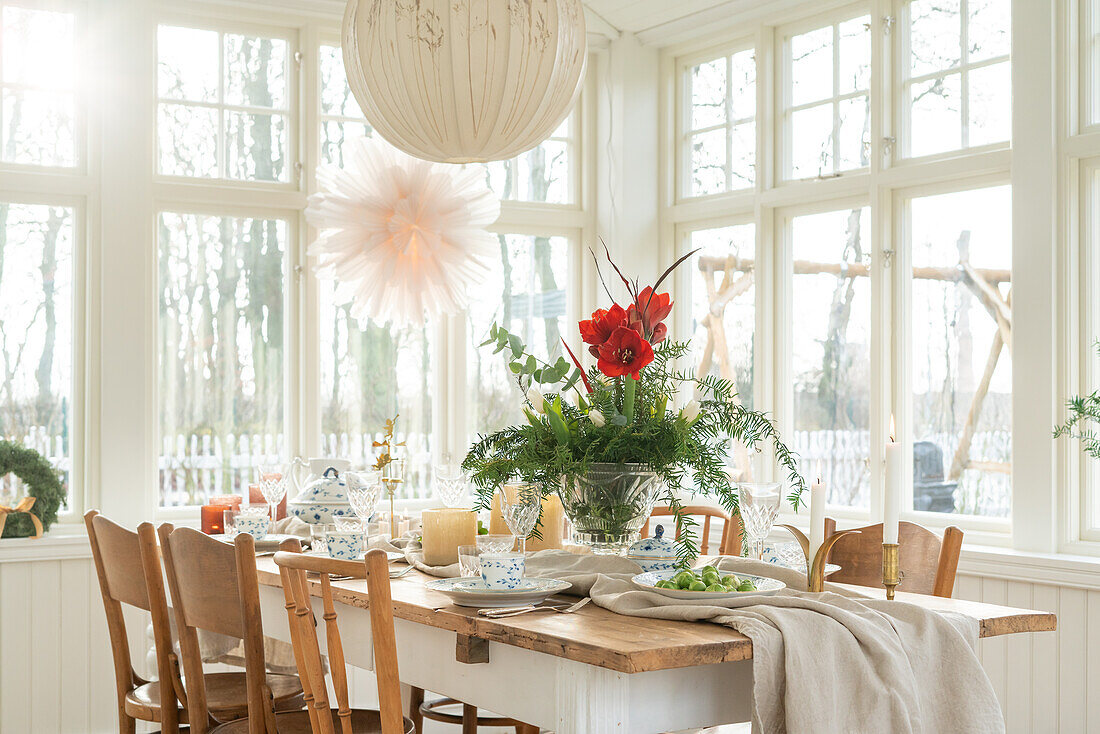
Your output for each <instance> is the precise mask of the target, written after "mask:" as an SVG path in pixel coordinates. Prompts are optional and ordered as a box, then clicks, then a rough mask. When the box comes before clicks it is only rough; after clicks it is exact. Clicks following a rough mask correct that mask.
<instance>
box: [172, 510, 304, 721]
mask: <svg viewBox="0 0 1100 734" xmlns="http://www.w3.org/2000/svg"><path fill="white" fill-rule="evenodd" d="M157 534H158V535H159V536H160V547H161V553H162V555H163V557H164V570H165V575H166V576H167V577H168V588H169V590H170V591H171V592H172V605H173V613H174V615H175V620H176V629H177V630H178V632H179V645H180V659H181V662H182V664H183V685H182V690H181V691H179V693H180V697H181V698H182V699H183V701H184V702H185V706H186V708H187V720H188V722H189V724H190V727H191V729H190V730H191V732H194V733H195V734H206V733H207V732H210V731H212V729H213V727H215V726H217V725H218V724H219V723H221V722H225V721H231V720H236V721H233V723H234V724H237V725H238V728H237V729H235V730H234V731H248V732H250V734H260V733H261V732H264V731H265V729H264V727H265V726H266V727H267V728H266V731H267V732H269V733H272V734H273V733H274V732H275V731H276V730H275V727H274V722H275V717H276V713H275V712H276V711H280V712H282V711H287V710H294V709H298V710H301V708H302V706H303V704H304V699H303V690H302V685H301V683H300V682H299V680H298V676H295V675H279V674H274V673H267V671H266V668H265V660H264V639H263V623H262V621H261V618H260V591H259V581H258V580H257V575H256V552H255V543H254V542H253V540H252V536H250V535H244V534H242V535H238V536H237V540H236V542H235V543H234V545H232V546H230V545H227V544H226V543H223V542H222V541H220V540H215V539H214V538H211V537H210V536H209V535H204V534H203V533H200V532H199V531H198V530H194V529H192V528H178V529H173V527H172V526H171V525H168V524H165V525H161V526H160V527H159V528H158V529H157ZM288 542H289V543H293V544H294V545H295V546H297V541H288ZM200 629H203V630H208V631H210V632H216V633H219V634H223V635H228V636H230V637H237V638H241V639H242V640H244V654H245V670H244V674H243V676H242V675H241V674H240V673H228V674H226V673H215V674H206V675H204V674H203V669H202V664H203V663H202V654H201V652H200V651H199V640H198V630H200ZM222 676H232V679H231V682H232V686H229V685H228V684H227V683H226V682H224V679H223V678H222ZM227 692H229V693H231V694H232V698H233V700H234V701H235V702H236V703H235V706H236V709H234V710H232V711H230V712H229V713H231V714H233V715H227V712H226V708H225V701H226V699H227V698H228V696H227ZM241 716H247V717H248V718H247V719H242V718H240V717H241ZM279 716H282V713H280V714H279Z"/></svg>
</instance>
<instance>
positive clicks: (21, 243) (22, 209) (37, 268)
mask: <svg viewBox="0 0 1100 734" xmlns="http://www.w3.org/2000/svg"><path fill="white" fill-rule="evenodd" d="M74 234H75V231H74V212H73V209H72V208H70V207H63V206H51V205H46V204H22V203H15V202H8V201H5V202H0V265H2V267H0V370H2V373H0V378H2V379H0V436H2V437H3V438H4V439H7V440H13V441H17V442H19V443H21V444H23V445H24V446H27V447H28V448H32V449H34V450H36V451H38V452H39V453H40V454H42V455H43V456H45V457H46V458H47V459H48V460H49V461H50V463H51V464H52V465H53V466H54V467H55V468H57V469H58V470H60V471H61V473H62V479H63V481H64V482H65V484H66V486H67V488H68V489H69V490H70V493H71V490H72V481H73V473H72V469H73V455H74V452H73V441H74V436H73V425H74V417H73V410H74V405H73V377H74V376H73V360H74V356H75V355H74V349H73V345H74V337H75V333H74V326H75V323H74V318H73V315H74V302H73V271H74V267H73V266H74V251H73V246H74V242H73V238H74ZM22 494H23V489H22V486H21V483H20V482H19V481H18V480H17V479H16V478H15V476H14V475H10V474H9V475H8V476H6V477H0V505H7V506H13V505H14V504H15V502H16V498H17V497H20V496H22Z"/></svg>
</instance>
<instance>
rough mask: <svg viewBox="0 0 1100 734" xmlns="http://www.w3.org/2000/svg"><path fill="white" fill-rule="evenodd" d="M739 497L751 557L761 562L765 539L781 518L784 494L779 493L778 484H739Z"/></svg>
mask: <svg viewBox="0 0 1100 734" xmlns="http://www.w3.org/2000/svg"><path fill="white" fill-rule="evenodd" d="M737 496H738V507H739V509H740V512H741V522H742V523H743V524H744V526H745V538H746V539H747V540H748V542H749V556H750V557H751V558H755V559H757V560H760V556H761V555H762V553H763V551H764V539H765V538H767V537H768V533H770V532H771V531H772V525H773V524H775V518H777V517H778V516H779V505H780V501H781V500H782V498H783V493H782V492H780V491H779V483H778V482H766V483H756V482H738V483H737Z"/></svg>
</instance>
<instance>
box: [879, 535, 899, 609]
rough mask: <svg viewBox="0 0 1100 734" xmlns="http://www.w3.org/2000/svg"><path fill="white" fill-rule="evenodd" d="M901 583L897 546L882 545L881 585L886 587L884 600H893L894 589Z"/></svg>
mask: <svg viewBox="0 0 1100 734" xmlns="http://www.w3.org/2000/svg"><path fill="white" fill-rule="evenodd" d="M900 583H901V568H900V567H899V566H898V544H897V543H883V544H882V585H883V586H885V587H886V598H887V600H892V599H893V598H894V589H896V588H897V586H898V584H900Z"/></svg>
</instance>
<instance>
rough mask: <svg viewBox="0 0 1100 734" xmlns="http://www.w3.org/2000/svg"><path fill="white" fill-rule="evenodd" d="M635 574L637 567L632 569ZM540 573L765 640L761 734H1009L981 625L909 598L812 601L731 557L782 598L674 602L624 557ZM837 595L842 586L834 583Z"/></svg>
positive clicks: (763, 567) (759, 672) (555, 561)
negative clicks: (985, 664) (982, 649)
mask: <svg viewBox="0 0 1100 734" xmlns="http://www.w3.org/2000/svg"><path fill="white" fill-rule="evenodd" d="M631 567H633V568H631ZM527 568H528V575H535V576H544V577H552V578H560V579H562V580H564V581H569V582H570V583H572V584H573V588H572V593H577V594H587V595H589V596H591V597H592V601H593V602H594V603H595V604H597V605H598V606H601V607H604V608H606V609H609V610H611V611H613V612H616V613H619V614H627V615H630V616H636V617H650V618H657V619H676V620H683V621H694V622H700V621H707V622H712V623H715V624H722V625H726V626H728V627H731V628H732V629H735V630H737V631H738V632H740V633H742V634H744V635H745V636H746V637H748V638H749V639H751V640H752V643H753V705H752V711H753V714H752V724H753V732H754V734H810V733H811V732H812V733H814V734H820V733H825V732H828V733H830V734H832V733H834V732H835V733H837V734H849V733H851V734H862V733H864V732H867V733H868V734H871V733H875V734H878V733H886V732H889V733H891V734H939V733H940V732H967V734H999V733H1001V732H1004V730H1005V725H1004V718H1003V716H1002V714H1001V710H1000V706H999V704H998V702H997V698H996V696H995V694H994V692H993V688H992V686H991V685H990V683H989V679H988V677H987V676H986V674H985V671H984V670H983V669H982V667H981V664H980V663H979V662H978V658H977V656H976V655H975V653H974V647H975V645H976V644H977V640H978V631H979V630H978V621H977V620H976V619H973V618H971V617H966V616H964V615H960V614H950V613H941V612H933V611H930V610H927V609H924V608H923V607H919V606H916V605H913V604H907V603H905V602H900V601H885V600H875V599H869V598H863V599H858V598H855V596H854V595H852V594H850V593H849V594H847V595H845V594H841V593H837V592H836V591H829V590H828V587H827V590H826V591H825V592H823V593H821V594H810V593H808V592H804V591H798V589H803V588H805V583H806V580H805V576H804V575H803V574H801V573H799V572H798V571H793V570H791V569H786V568H782V567H779V566H775V565H773V564H769V563H764V562H761V561H754V560H750V559H744V558H733V557H727V558H724V559H722V560H721V561H720V562H719V564H718V568H719V570H720V571H723V572H726V573H736V574H755V575H759V576H768V577H771V578H778V579H779V580H780V581H783V582H784V583H785V584H787V586H788V588H787V589H784V590H783V591H781V592H779V593H778V594H776V595H772V596H746V597H740V598H733V599H730V600H726V601H705V602H696V601H688V600H678V599H670V598H668V597H665V596H662V595H660V594H657V593H655V592H651V591H643V590H641V589H638V588H637V587H635V586H634V585H633V584H632V583H631V582H630V580H629V579H630V576H631V575H633V574H634V573H636V572H637V570H636V569H637V567H636V566H635V565H634V564H633V563H632V562H630V561H627V560H626V559H624V558H617V557H608V556H603V557H600V556H573V555H572V554H562V552H561V551H542V552H540V553H535V554H532V555H531V556H530V557H529V558H528V559H527ZM832 588H833V589H836V587H832Z"/></svg>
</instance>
